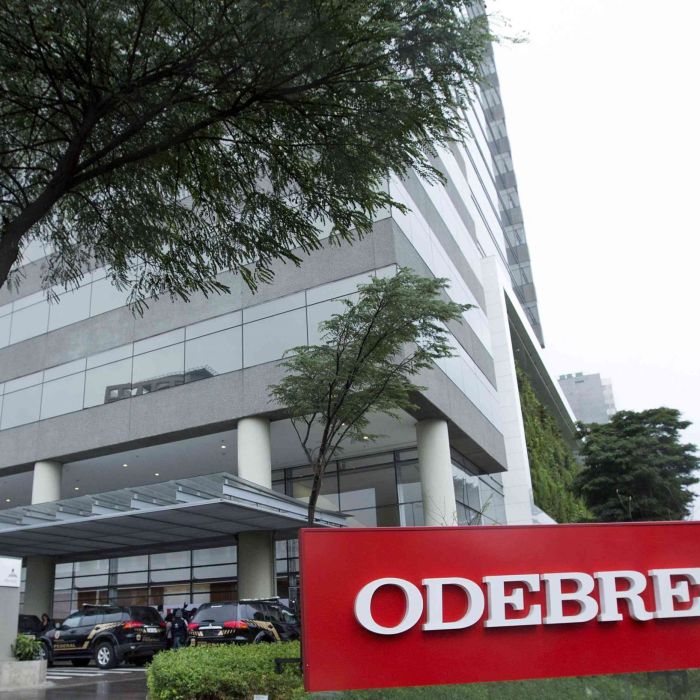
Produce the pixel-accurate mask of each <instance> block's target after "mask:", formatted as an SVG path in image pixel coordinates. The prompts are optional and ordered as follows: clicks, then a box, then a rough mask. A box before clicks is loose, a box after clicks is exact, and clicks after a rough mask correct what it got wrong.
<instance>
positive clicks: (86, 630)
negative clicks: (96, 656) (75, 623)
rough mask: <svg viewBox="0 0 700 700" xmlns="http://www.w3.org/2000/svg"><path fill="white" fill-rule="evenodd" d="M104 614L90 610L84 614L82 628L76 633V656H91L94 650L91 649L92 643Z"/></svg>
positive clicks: (81, 620) (81, 621) (81, 619)
mask: <svg viewBox="0 0 700 700" xmlns="http://www.w3.org/2000/svg"><path fill="white" fill-rule="evenodd" d="M103 617H104V614H103V613H102V611H95V610H88V611H86V612H84V613H83V616H82V617H81V618H80V626H79V627H78V628H77V629H76V632H75V641H76V646H75V652H74V653H75V655H76V656H90V655H91V654H92V650H91V649H90V643H91V642H92V639H93V637H94V636H95V633H96V631H97V630H96V629H95V628H96V627H97V625H99V624H100V623H101V622H102V618H103Z"/></svg>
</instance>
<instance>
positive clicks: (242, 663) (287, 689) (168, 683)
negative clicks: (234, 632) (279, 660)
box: [148, 642, 304, 700]
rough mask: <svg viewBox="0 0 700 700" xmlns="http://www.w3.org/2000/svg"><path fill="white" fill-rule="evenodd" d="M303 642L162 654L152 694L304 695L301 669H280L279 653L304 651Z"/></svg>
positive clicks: (172, 698)
mask: <svg viewBox="0 0 700 700" xmlns="http://www.w3.org/2000/svg"><path fill="white" fill-rule="evenodd" d="M299 656H301V647H300V645H299V642H284V643H276V644H247V645H243V646H236V645H233V644H222V645H218V646H214V645H212V646H200V647H186V648H183V649H177V650H171V651H165V652H162V653H160V654H157V655H156V656H155V658H154V659H153V663H152V664H151V665H150V667H149V669H148V690H149V693H150V694H149V697H150V698H152V700H224V698H226V699H227V700H229V699H231V700H238V699H240V700H250V698H252V697H253V695H255V694H260V695H269V697H270V700H292V699H293V698H298V697H303V695H304V693H303V690H302V687H303V684H302V677H301V674H300V673H299V671H298V670H297V669H296V668H294V667H290V666H287V667H286V668H285V670H284V673H281V674H278V673H275V658H276V657H286V658H292V657H299Z"/></svg>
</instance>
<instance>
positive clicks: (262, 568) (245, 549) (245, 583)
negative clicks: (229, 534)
mask: <svg viewBox="0 0 700 700" xmlns="http://www.w3.org/2000/svg"><path fill="white" fill-rule="evenodd" d="M274 595H277V579H276V577H275V542H274V539H273V536H272V533H271V532H241V533H240V534H239V535H238V597H239V599H241V600H242V599H244V598H271V597H272V596H274Z"/></svg>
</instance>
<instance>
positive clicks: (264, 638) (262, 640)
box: [253, 632, 272, 644]
mask: <svg viewBox="0 0 700 700" xmlns="http://www.w3.org/2000/svg"><path fill="white" fill-rule="evenodd" d="M270 642H272V638H271V637H270V635H268V634H265V632H260V633H259V634H258V636H257V637H256V638H255V639H254V640H253V644H268V643H270Z"/></svg>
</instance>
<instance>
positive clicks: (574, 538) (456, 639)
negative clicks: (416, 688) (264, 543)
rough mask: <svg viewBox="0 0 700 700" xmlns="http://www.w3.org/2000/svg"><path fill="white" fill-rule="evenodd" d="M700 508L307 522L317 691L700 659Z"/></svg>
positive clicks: (308, 668)
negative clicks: (572, 517) (479, 523)
mask: <svg viewBox="0 0 700 700" xmlns="http://www.w3.org/2000/svg"><path fill="white" fill-rule="evenodd" d="M698 584H700V522H673V523H633V524H610V525H551V526H547V525H537V526H522V527H520V526H513V527H463V528H462V527H453V528H377V529H337V530H321V529H307V530H302V531H301V612H302V641H303V662H304V682H305V686H306V689H307V690H309V691H323V690H349V689H359V688H380V687H389V686H409V685H437V684H445V683H471V682H478V681H503V680H518V679H527V678H546V677H556V676H579V675H593V674H605V673H633V672H643V671H658V670H671V669H682V668H695V667H700V585H698Z"/></svg>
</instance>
